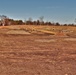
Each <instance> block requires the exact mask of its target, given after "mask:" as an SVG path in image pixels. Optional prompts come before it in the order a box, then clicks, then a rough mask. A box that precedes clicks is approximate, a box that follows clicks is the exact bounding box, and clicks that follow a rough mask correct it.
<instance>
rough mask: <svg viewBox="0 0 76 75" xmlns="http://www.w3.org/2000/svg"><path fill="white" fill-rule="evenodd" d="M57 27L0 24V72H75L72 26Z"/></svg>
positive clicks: (42, 74)
mask: <svg viewBox="0 0 76 75" xmlns="http://www.w3.org/2000/svg"><path fill="white" fill-rule="evenodd" d="M57 28H58V27H45V26H41V27H40V26H39V27H37V26H25V27H23V26H16V27H15V26H9V27H1V28H0V75H76V35H75V31H76V28H75V27H70V28H69V27H59V28H58V29H57ZM62 29H63V30H62ZM73 33H74V34H73Z"/></svg>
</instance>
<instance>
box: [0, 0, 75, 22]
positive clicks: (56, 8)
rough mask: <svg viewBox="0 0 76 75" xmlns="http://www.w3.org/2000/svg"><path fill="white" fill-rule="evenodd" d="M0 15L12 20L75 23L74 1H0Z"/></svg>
mask: <svg viewBox="0 0 76 75" xmlns="http://www.w3.org/2000/svg"><path fill="white" fill-rule="evenodd" d="M0 15H6V16H8V17H9V18H13V19H22V20H25V19H26V20H27V19H28V18H29V17H31V18H33V19H34V20H37V19H39V17H40V16H44V20H45V21H51V22H59V23H75V22H74V20H75V18H76V0H0Z"/></svg>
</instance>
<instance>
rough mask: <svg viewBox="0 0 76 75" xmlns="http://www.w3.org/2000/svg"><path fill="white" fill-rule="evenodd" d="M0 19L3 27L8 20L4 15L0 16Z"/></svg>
mask: <svg viewBox="0 0 76 75" xmlns="http://www.w3.org/2000/svg"><path fill="white" fill-rule="evenodd" d="M0 19H1V24H2V26H5V25H6V24H8V22H9V18H8V17H7V16H5V15H0Z"/></svg>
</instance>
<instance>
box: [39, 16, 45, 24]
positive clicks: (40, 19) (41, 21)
mask: <svg viewBox="0 0 76 75" xmlns="http://www.w3.org/2000/svg"><path fill="white" fill-rule="evenodd" d="M43 19H44V16H41V17H39V21H40V24H41V25H42V23H43Z"/></svg>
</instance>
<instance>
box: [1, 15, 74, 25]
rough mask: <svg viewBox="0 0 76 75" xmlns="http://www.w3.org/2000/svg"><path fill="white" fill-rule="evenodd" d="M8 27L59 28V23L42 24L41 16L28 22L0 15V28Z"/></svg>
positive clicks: (42, 18)
mask: <svg viewBox="0 0 76 75" xmlns="http://www.w3.org/2000/svg"><path fill="white" fill-rule="evenodd" d="M8 25H49V26H61V25H62V24H60V23H58V22H57V23H52V22H48V21H47V22H44V17H43V16H41V17H40V18H39V19H38V20H36V21H33V19H32V18H29V19H28V20H25V21H22V20H14V19H10V18H8V17H7V16H5V15H0V26H8ZM63 26H75V25H74V24H63Z"/></svg>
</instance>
